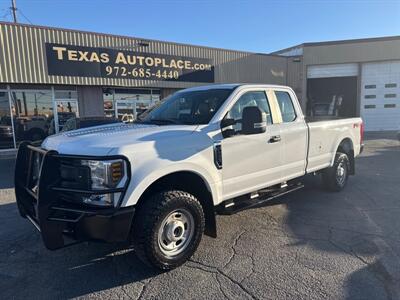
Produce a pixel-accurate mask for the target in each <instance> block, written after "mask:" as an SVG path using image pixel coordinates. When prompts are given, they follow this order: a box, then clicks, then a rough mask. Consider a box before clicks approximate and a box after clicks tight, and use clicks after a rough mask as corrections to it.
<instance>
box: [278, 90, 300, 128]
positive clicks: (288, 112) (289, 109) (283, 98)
mask: <svg viewBox="0 0 400 300" xmlns="http://www.w3.org/2000/svg"><path fill="white" fill-rule="evenodd" d="M275 96H276V100H278V104H279V108H280V109H281V114H282V121H283V122H284V123H288V122H293V121H294V120H295V119H296V111H295V110H294V106H293V102H292V99H291V98H290V95H289V93H287V92H280V91H275Z"/></svg>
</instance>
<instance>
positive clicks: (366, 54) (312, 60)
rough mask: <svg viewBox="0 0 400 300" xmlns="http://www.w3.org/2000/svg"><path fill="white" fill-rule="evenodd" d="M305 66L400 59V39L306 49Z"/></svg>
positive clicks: (308, 47) (309, 47)
mask: <svg viewBox="0 0 400 300" xmlns="http://www.w3.org/2000/svg"><path fill="white" fill-rule="evenodd" d="M303 55H304V64H305V65H323V64H340V63H354V62H371V61H381V60H399V59H400V39H398V40H388V41H374V42H359V43H343V44H337V45H321V46H307V47H304V54H303Z"/></svg>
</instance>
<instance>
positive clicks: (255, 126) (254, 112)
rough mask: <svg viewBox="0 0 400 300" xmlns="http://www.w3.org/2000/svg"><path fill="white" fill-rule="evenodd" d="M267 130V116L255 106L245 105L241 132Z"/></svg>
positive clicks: (255, 132)
mask: <svg viewBox="0 0 400 300" xmlns="http://www.w3.org/2000/svg"><path fill="white" fill-rule="evenodd" d="M266 130H267V117H266V114H265V113H263V112H262V111H261V109H260V108H258V107H257V106H247V107H245V108H244V109H243V113H242V131H241V133H242V134H257V133H263V132H265V131H266Z"/></svg>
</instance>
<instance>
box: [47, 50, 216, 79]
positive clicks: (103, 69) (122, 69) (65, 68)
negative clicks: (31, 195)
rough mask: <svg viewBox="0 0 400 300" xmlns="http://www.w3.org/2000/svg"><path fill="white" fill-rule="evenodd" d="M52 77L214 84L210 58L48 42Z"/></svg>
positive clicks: (48, 62)
mask: <svg viewBox="0 0 400 300" xmlns="http://www.w3.org/2000/svg"><path fill="white" fill-rule="evenodd" d="M46 57H47V70H48V74H49V75H60V76H82V77H103V78H123V79H142V80H163V81H186V82H214V66H213V62H212V60H211V59H205V58H194V57H183V56H173V55H164V54H154V53H143V52H135V51H125V50H116V49H110V48H93V47H81V46H72V45H63V44H50V43H46Z"/></svg>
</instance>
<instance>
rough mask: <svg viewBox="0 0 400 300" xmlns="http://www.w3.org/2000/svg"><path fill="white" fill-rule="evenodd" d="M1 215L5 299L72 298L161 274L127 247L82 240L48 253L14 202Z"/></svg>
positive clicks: (0, 271) (0, 280) (0, 285)
mask: <svg viewBox="0 0 400 300" xmlns="http://www.w3.org/2000/svg"><path fill="white" fill-rule="evenodd" d="M0 219H2V229H1V231H0V254H1V256H0V257H1V258H0V291H1V295H2V296H1V298H2V299H24V298H30V297H31V296H33V295H32V293H34V296H35V298H38V299H41V298H42V299H50V298H73V297H79V296H83V295H87V294H90V293H92V292H98V291H104V290H108V289H112V288H114V287H120V286H124V285H126V284H130V283H133V282H139V281H143V280H145V279H146V278H150V277H154V276H156V275H157V274H159V273H157V271H155V270H154V269H151V268H149V267H147V266H145V265H144V264H143V263H142V262H141V261H139V259H138V258H137V257H136V255H135V253H134V251H133V249H132V248H128V249H126V247H128V246H127V245H108V244H101V243H82V244H79V245H75V246H73V247H69V248H64V249H61V250H57V251H49V250H47V249H45V248H44V246H43V243H42V240H41V237H40V233H39V232H37V231H36V230H35V229H34V227H33V226H32V225H31V224H30V223H29V221H28V220H26V219H22V218H21V217H20V216H19V214H18V211H17V207H16V204H15V203H14V202H13V203H8V204H4V205H0ZM118 291H119V292H120V293H121V291H123V289H119V290H118ZM135 293H137V294H138V295H139V294H140V290H138V291H132V290H130V291H129V295H133V296H134V295H135ZM116 297H118V298H122V297H127V295H119V296H117V295H116Z"/></svg>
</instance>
